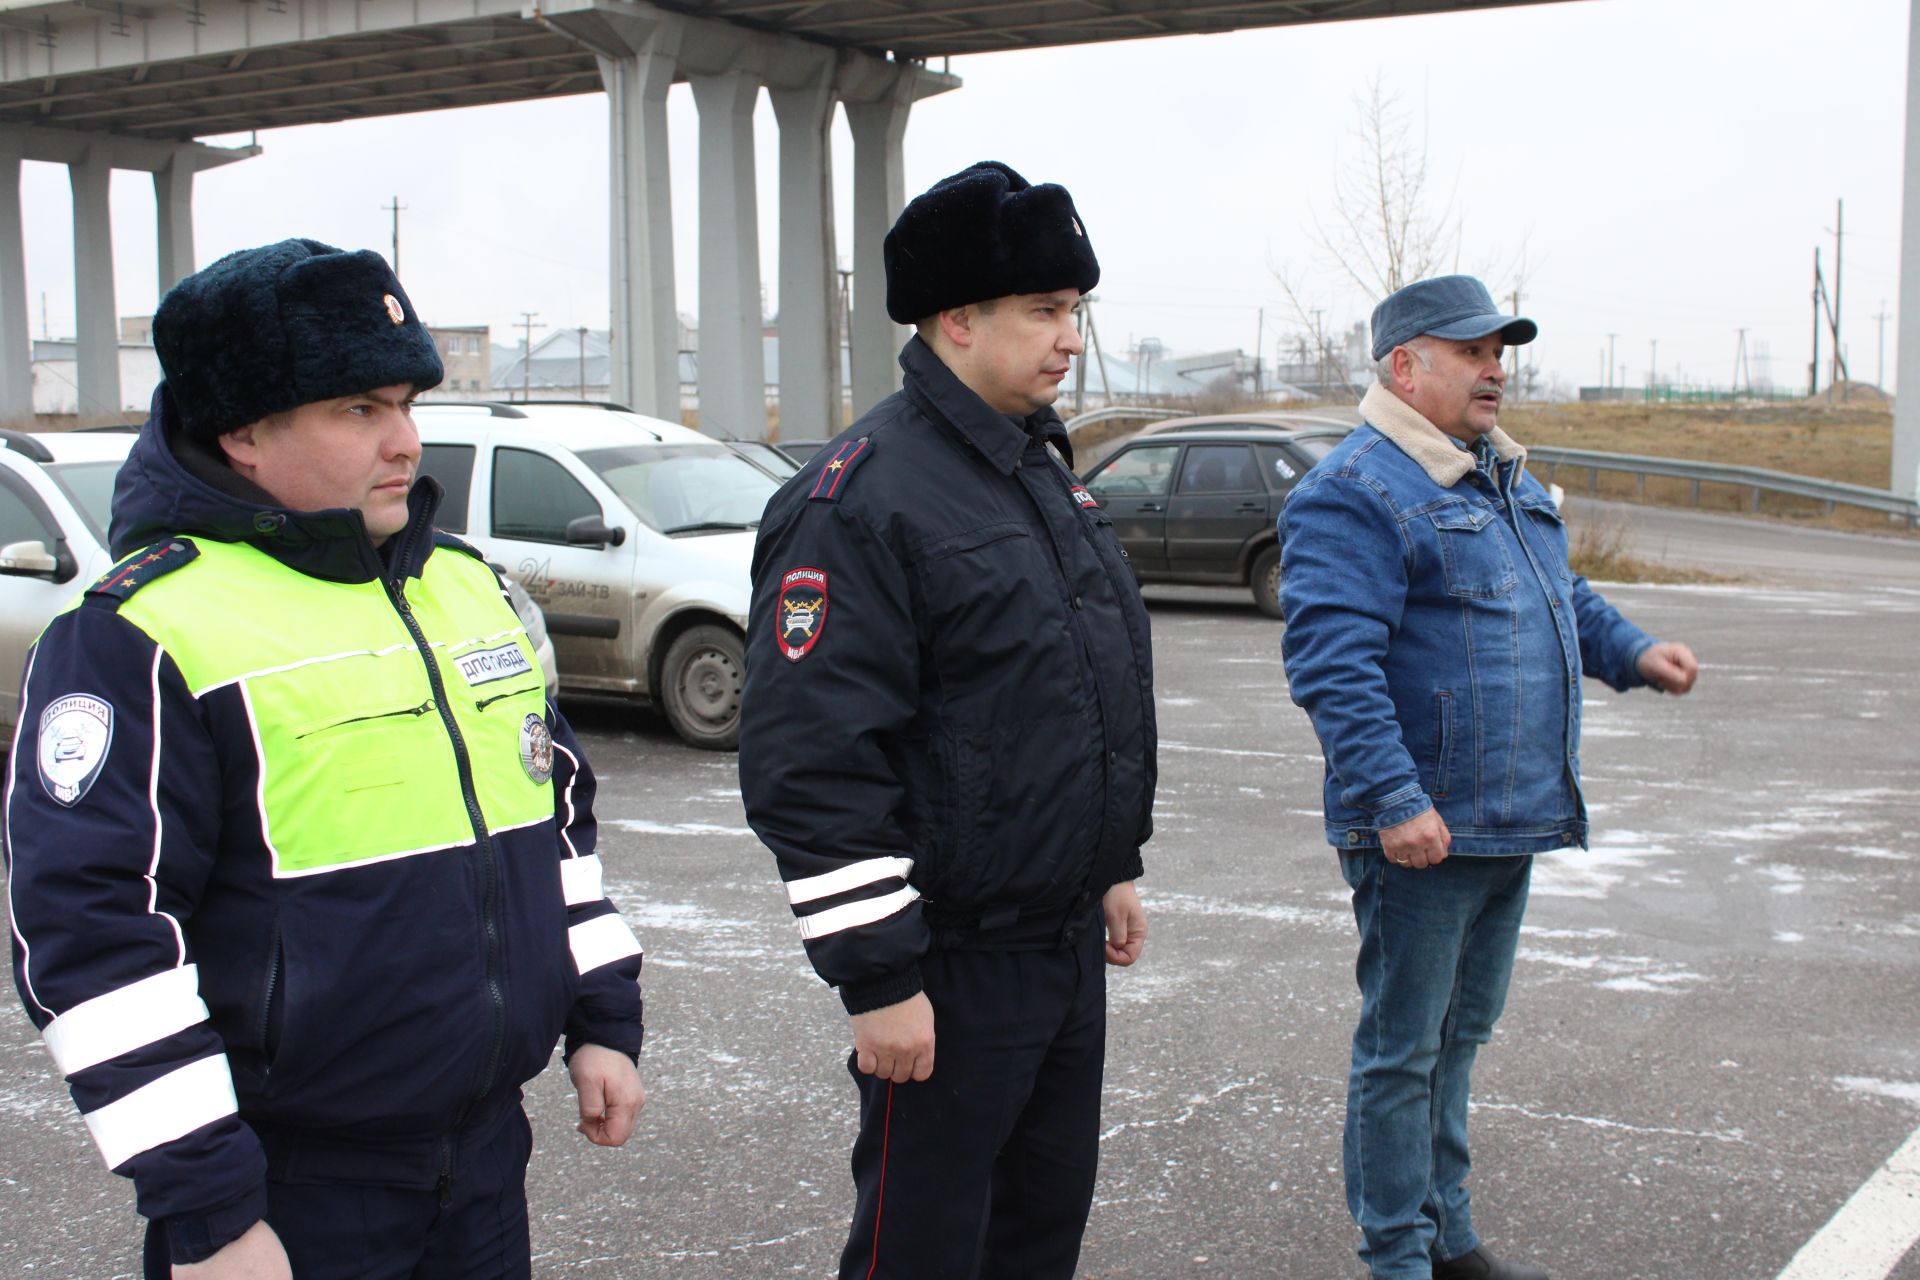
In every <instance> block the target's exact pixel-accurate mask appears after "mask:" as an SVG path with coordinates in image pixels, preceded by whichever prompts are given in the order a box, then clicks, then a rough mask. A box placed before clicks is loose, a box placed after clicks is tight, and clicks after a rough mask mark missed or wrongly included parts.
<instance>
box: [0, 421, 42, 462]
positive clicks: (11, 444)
mask: <svg viewBox="0 0 1920 1280" xmlns="http://www.w3.org/2000/svg"><path fill="white" fill-rule="evenodd" d="M0 445H5V446H6V447H7V448H9V449H11V450H13V451H14V452H15V453H18V454H24V455H25V456H26V457H29V458H32V459H33V460H34V461H35V462H52V461H53V450H51V449H49V448H47V442H46V441H44V440H39V439H35V438H34V437H33V436H30V435H28V434H27V433H26V432H24V431H14V430H12V429H11V428H8V427H0Z"/></svg>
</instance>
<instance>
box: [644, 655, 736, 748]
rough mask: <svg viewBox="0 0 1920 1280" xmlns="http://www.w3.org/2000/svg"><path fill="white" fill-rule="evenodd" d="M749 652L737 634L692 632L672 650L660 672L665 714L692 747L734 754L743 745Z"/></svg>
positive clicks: (662, 703)
mask: <svg viewBox="0 0 1920 1280" xmlns="http://www.w3.org/2000/svg"><path fill="white" fill-rule="evenodd" d="M746 674H747V654H746V647H745V645H744V643H743V642H742V640H741V638H740V636H739V634H738V633H736V632H734V631H732V630H730V629H728V628H726V627H715V626H700V627H689V628H688V629H687V630H686V631H684V632H682V633H681V634H680V635H679V637H678V638H676V639H675V640H674V642H673V644H672V645H670V646H669V647H668V649H667V658H666V661H665V662H663V663H662V664H661V666H660V709H661V710H662V711H664V712H665V713H666V716H667V723H668V724H670V725H672V726H673V731H674V732H675V733H677V734H679V735H680V737H681V739H682V741H684V742H686V743H687V744H688V745H690V746H695V747H699V748H701V749H702V750H706V751H731V750H733V749H734V748H735V747H737V746H739V745H740V688H741V685H742V684H743V683H744V682H745V680H746Z"/></svg>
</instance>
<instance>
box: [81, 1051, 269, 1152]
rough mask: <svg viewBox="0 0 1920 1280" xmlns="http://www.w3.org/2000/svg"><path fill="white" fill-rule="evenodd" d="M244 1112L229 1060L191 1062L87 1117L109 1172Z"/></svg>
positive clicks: (223, 1057) (218, 1057) (223, 1056)
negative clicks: (235, 1096)
mask: <svg viewBox="0 0 1920 1280" xmlns="http://www.w3.org/2000/svg"><path fill="white" fill-rule="evenodd" d="M237 1110H239V1103H238V1102H236V1101H235V1100H234V1096H233V1075H232V1073H231V1072H229V1071H228V1070H227V1055H226V1054H224V1053H220V1054H215V1055H214V1056H213V1057H211V1058H201V1059H200V1060H199V1061H197V1062H189V1063H188V1064H187V1065H186V1066H184V1067H181V1068H180V1069H179V1070H178V1071H170V1072H168V1073H167V1074H166V1075H164V1076H161V1077H160V1078H159V1079H158V1080H155V1081H154V1082H153V1083H151V1084H147V1085H142V1086H141V1087H140V1088H138V1089H135V1090H134V1091H133V1092H132V1093H130V1094H128V1095H127V1096H126V1097H124V1098H120V1099H117V1100H115V1101H113V1102H109V1103H108V1104H107V1105H106V1106H104V1107H101V1108H100V1109H99V1110H98V1111H89V1112H87V1113H86V1115H85V1116H83V1117H82V1119H84V1120H85V1121H86V1122H87V1129H88V1130H89V1131H90V1132H91V1133H92V1134H93V1141H94V1145H96V1146H98V1147H99V1148H100V1155H101V1158H102V1159H104V1160H105V1161H106V1162H107V1168H109V1169H117V1168H119V1167H120V1166H121V1165H123V1164H125V1163H126V1162H127V1161H129V1160H131V1159H133V1158H134V1157H135V1156H137V1155H139V1154H140V1153H141V1152H143V1151H151V1150H153V1149H154V1148H155V1147H157V1146H159V1145H160V1144H162V1143H165V1142H172V1141H173V1140H174V1139H175V1138H179V1137H183V1136H185V1135H186V1134H189V1133H192V1132H193V1131H194V1130H195V1129H198V1128H200V1127H201V1126H202V1125H208V1124H212V1123H213V1122H214V1121H216V1120H220V1119H224V1118H225V1117H227V1116H230V1115H232V1114H233V1113H234V1112H235V1111H237Z"/></svg>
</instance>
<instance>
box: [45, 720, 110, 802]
mask: <svg viewBox="0 0 1920 1280" xmlns="http://www.w3.org/2000/svg"><path fill="white" fill-rule="evenodd" d="M112 745H113V704H112V703H110V702H108V701H107V700H106V699H105V698H96V697H94V696H93V695H91V694H86V693H70V694H68V695H67V696H66V697H64V698H56V699H54V700H53V701H52V702H49V703H48V704H47V707H46V710H44V711H42V712H41V713H40V756H39V764H40V785H41V786H43V787H45V788H46V789H47V794H48V795H50V796H52V797H53V798H54V799H55V800H56V801H58V802H59V803H60V804H63V805H66V806H68V807H69V808H71V807H72V806H73V805H75V804H78V803H79V801H80V797H81V796H84V795H86V794H87V789H88V788H89V787H91V786H93V783H94V780H95V779H96V778H98V777H99V776H100V768H101V766H102V765H104V764H106V762H107V749H108V748H109V747H111V746H112Z"/></svg>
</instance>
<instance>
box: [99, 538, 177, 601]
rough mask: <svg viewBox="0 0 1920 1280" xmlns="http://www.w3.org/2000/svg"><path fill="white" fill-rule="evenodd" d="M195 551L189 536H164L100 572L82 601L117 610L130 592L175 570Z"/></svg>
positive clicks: (126, 599) (127, 598)
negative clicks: (165, 537) (164, 537)
mask: <svg viewBox="0 0 1920 1280" xmlns="http://www.w3.org/2000/svg"><path fill="white" fill-rule="evenodd" d="M199 554H200V548H198V547H196V546H194V545H193V540H192V539H191V538H168V539H166V540H164V541H161V542H156V543H154V544H153V545H152V546H150V547H148V548H147V549H146V550H144V551H136V552H134V553H133V554H132V555H130V556H128V557H127V558H126V559H125V560H122V561H121V562H120V563H119V564H117V565H115V566H113V568H111V569H109V570H107V572H106V573H104V574H102V575H101V577H100V579H99V581H97V582H95V583H94V584H93V585H92V586H90V587H88V588H87V593H86V600H87V602H88V603H99V604H101V605H103V606H105V607H106V608H109V609H117V608H119V607H120V606H121V605H123V604H125V603H126V602H127V601H128V600H129V599H130V598H131V597H132V596H133V593H134V592H136V591H138V590H139V589H140V588H142V587H144V586H146V585H147V584H148V583H149V582H152V581H153V580H154V579H155V578H163V577H165V576H166V575H167V574H169V573H172V572H173V571H174V570H175V569H178V568H181V567H183V566H185V565H188V564H191V563H192V562H193V560H194V559H195V558H196V557H197V556H199Z"/></svg>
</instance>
